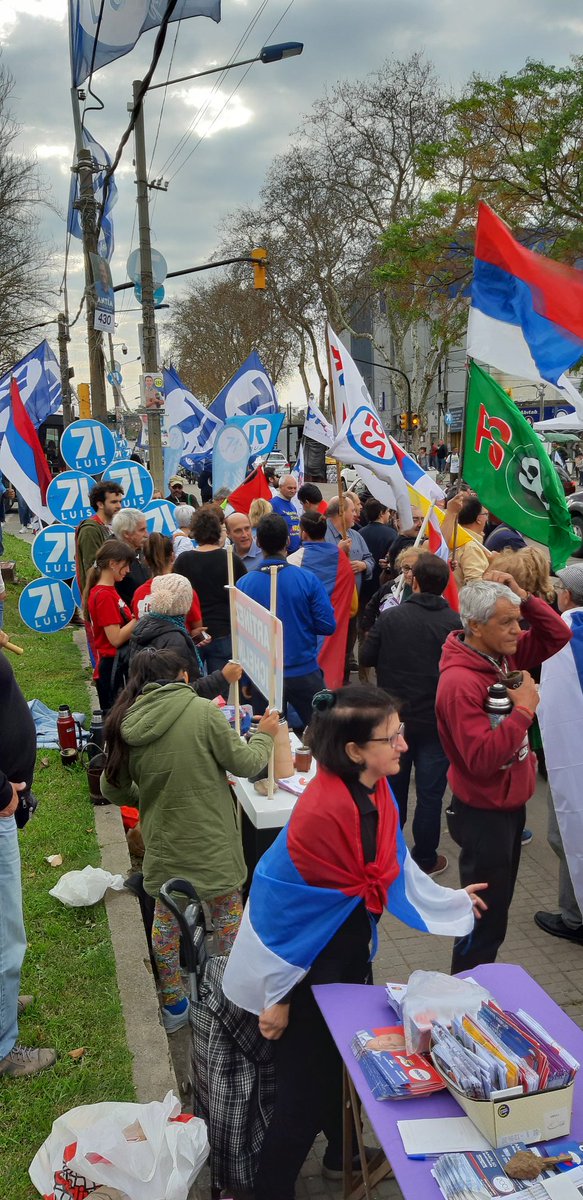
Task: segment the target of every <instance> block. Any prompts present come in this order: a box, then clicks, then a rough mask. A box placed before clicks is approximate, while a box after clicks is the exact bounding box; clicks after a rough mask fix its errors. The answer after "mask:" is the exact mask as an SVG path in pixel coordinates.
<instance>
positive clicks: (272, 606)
mask: <svg viewBox="0 0 583 1200" xmlns="http://www.w3.org/2000/svg"><path fill="white" fill-rule="evenodd" d="M277 571H278V568H277V567H276V566H271V567H270V568H269V612H270V614H271V616H272V617H276V616H277ZM269 708H270V710H271V709H272V708H275V638H274V639H273V654H272V660H271V679H270V681H269ZM274 791H275V740H274V742H273V746H272V748H271V754H270V755H269V767H268V772H267V797H268V799H269V800H273V793H274Z"/></svg>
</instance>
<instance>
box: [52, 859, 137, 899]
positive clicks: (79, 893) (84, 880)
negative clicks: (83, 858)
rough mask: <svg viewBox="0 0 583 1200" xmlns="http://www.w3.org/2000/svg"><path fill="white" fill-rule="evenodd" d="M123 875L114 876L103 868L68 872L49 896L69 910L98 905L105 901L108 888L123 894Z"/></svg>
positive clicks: (87, 868) (84, 868)
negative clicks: (86, 905)
mask: <svg viewBox="0 0 583 1200" xmlns="http://www.w3.org/2000/svg"><path fill="white" fill-rule="evenodd" d="M123 884H124V878H123V875H112V874H111V871H104V870H103V867H83V870H82V871H67V872H66V874H65V875H61V878H60V879H59V882H58V883H56V884H55V886H54V888H51V889H50V891H49V896H54V897H55V899H56V900H60V901H61V904H66V905H67V906H68V908H82V907H83V905H84V904H97V901H98V900H103V897H104V896H105V893H106V891H107V889H108V888H112V890H113V891H114V892H121V889H122V888H123Z"/></svg>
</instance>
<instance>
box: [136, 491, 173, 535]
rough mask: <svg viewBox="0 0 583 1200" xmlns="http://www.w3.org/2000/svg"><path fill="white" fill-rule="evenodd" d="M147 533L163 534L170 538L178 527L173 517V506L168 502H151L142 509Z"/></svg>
mask: <svg viewBox="0 0 583 1200" xmlns="http://www.w3.org/2000/svg"><path fill="white" fill-rule="evenodd" d="M144 516H145V518H146V525H147V526H148V533H164V534H165V535H166V537H172V534H173V533H175V532H176V530H177V529H178V526H177V524H176V520H175V517H174V505H173V504H170V503H169V501H168V500H152V503H151V504H147V505H146V508H145V509H144Z"/></svg>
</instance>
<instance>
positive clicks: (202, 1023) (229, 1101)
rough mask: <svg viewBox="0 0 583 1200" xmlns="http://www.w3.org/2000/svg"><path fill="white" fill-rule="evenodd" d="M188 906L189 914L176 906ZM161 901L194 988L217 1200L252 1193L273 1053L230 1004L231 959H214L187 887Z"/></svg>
mask: <svg viewBox="0 0 583 1200" xmlns="http://www.w3.org/2000/svg"><path fill="white" fill-rule="evenodd" d="M176 897H180V898H181V899H182V901H184V900H186V902H187V903H186V907H184V906H183V907H182V908H181V907H180V906H179V904H177V903H176ZM160 899H161V900H162V901H163V902H164V903H165V904H166V905H167V907H168V908H169V909H170V912H171V913H172V914H173V916H174V917H175V918H176V920H177V922H178V925H179V927H180V935H181V958H182V962H183V965H184V967H185V969H186V971H187V972H188V976H189V982H190V1023H191V1027H192V1090H193V1109H194V1112H195V1114H196V1116H198V1117H202V1118H203V1120H204V1121H206V1124H207V1128H208V1136H209V1143H210V1148H211V1154H210V1170H211V1187H212V1194H213V1197H215V1198H216V1197H218V1196H219V1195H220V1192H221V1190H227V1191H228V1193H229V1195H230V1194H233V1195H234V1196H236V1197H240V1198H241V1200H242V1198H243V1197H244V1196H245V1195H246V1194H248V1193H252V1192H253V1185H254V1179H255V1173H256V1170H257V1163H258V1158H259V1153H260V1150H261V1146H262V1143H263V1138H264V1135H265V1130H266V1129H267V1126H268V1124H269V1121H270V1119H271V1115H272V1112H273V1105H274V1100H275V1072H274V1066H273V1046H272V1043H271V1042H269V1041H266V1040H265V1038H263V1037H262V1035H261V1034H260V1032H259V1025H258V1021H257V1017H256V1016H254V1015H253V1014H251V1013H248V1012H245V1011H244V1010H243V1009H241V1008H238V1007H237V1006H236V1005H235V1004H231V1002H230V1001H229V1000H227V999H226V998H225V996H224V995H223V990H222V979H223V972H224V970H225V965H226V962H227V959H226V957H225V956H223V955H214V956H212V955H209V954H208V950H207V933H208V931H207V928H206V922H205V917H204V912H203V907H202V904H201V902H200V899H199V897H198V896H197V893H196V891H195V889H194V888H193V887H192V885H191V884H190V883H188V882H187V881H186V880H184V879H169V880H168V882H167V883H165V884H164V886H163V887H162V888H161V890H160Z"/></svg>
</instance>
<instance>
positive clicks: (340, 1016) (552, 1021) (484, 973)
mask: <svg viewBox="0 0 583 1200" xmlns="http://www.w3.org/2000/svg"><path fill="white" fill-rule="evenodd" d="M468 974H469V975H471V977H472V979H475V980H476V981H477V982H478V983H481V984H482V986H483V987H485V988H487V989H488V990H489V992H490V993H491V995H492V996H493V997H494V999H495V1000H496V1001H497V1002H498V1003H499V1004H500V1005H501V1007H502V1008H506V1009H510V1010H512V1011H516V1009H517V1008H524V1009H525V1010H526V1012H528V1013H529V1014H530V1015H531V1016H532V1017H534V1018H535V1019H536V1020H537V1021H539V1022H540V1024H541V1025H543V1026H544V1027H545V1029H547V1030H548V1031H549V1033H551V1034H552V1035H553V1037H554V1038H556V1040H557V1041H558V1042H560V1043H561V1045H562V1046H564V1047H565V1049H566V1050H569V1051H570V1053H571V1054H573V1055H574V1057H575V1058H576V1059H577V1061H578V1062H581V1063H583V1030H581V1029H579V1027H578V1025H576V1024H575V1022H574V1021H572V1020H571V1018H570V1017H568V1016H567V1014H566V1013H564V1012H563V1010H562V1009H561V1008H559V1006H558V1004H555V1001H554V1000H551V998H550V996H548V995H547V993H546V992H545V991H543V989H542V988H541V987H539V985H538V983H535V981H534V979H531V977H530V975H529V974H528V973H527V972H526V971H525V970H523V968H522V967H515V966H510V965H508V964H507V963H492V964H490V965H489V966H484V967H475V968H474V970H473V971H471V972H468ZM313 990H314V995H315V997H316V1000H317V1002H318V1004H319V1006H320V1009H321V1011H322V1013H323V1015H324V1018H325V1021H326V1024H327V1025H328V1028H329V1029H330V1031H331V1033H332V1037H333V1038H334V1041H335V1042H336V1045H337V1046H338V1049H339V1051H340V1053H341V1055H342V1058H343V1060H344V1062H345V1064H346V1067H347V1069H348V1072H349V1074H350V1076H351V1078H352V1081H353V1083H354V1086H355V1088H356V1091H357V1092H358V1095H359V1097H360V1099H361V1101H362V1104H363V1107H364V1109H365V1111H366V1113H367V1115H368V1117H369V1120H370V1123H371V1125H372V1127H373V1129H374V1131H375V1134H376V1136H377V1139H378V1142H379V1145H380V1146H382V1148H383V1150H384V1152H385V1154H386V1156H387V1158H388V1160H389V1162H390V1164H391V1167H392V1168H393V1171H394V1173H395V1177H396V1179H397V1182H398V1184H399V1187H400V1188H401V1191H402V1192H403V1195H404V1196H405V1197H414V1198H415V1200H419V1197H423V1200H432V1198H433V1200H437V1198H438V1197H441V1192H440V1190H439V1188H438V1186H437V1184H436V1182H435V1180H434V1178H433V1176H432V1175H431V1165H432V1160H431V1159H426V1160H425V1161H416V1160H414V1159H410V1158H407V1155H406V1154H405V1151H404V1149H403V1143H402V1141H401V1135H400V1133H399V1130H398V1129H397V1121H414V1120H416V1119H421V1118H423V1119H426V1118H435V1119H438V1118H439V1117H459V1116H460V1115H461V1116H463V1115H465V1114H464V1113H463V1110H462V1109H461V1108H460V1106H459V1104H458V1103H457V1101H456V1100H454V1098H453V1096H450V1094H449V1092H447V1091H443V1092H437V1093H435V1094H434V1095H432V1096H425V1097H423V1098H421V1099H418V1100H375V1099H374V1097H373V1095H372V1093H371V1091H370V1088H369V1086H368V1084H367V1082H366V1080H365V1078H364V1075H363V1073H362V1070H361V1068H360V1066H359V1064H358V1062H357V1061H356V1059H355V1057H354V1055H353V1053H352V1051H351V1049H350V1042H351V1040H352V1038H353V1037H354V1034H355V1033H356V1031H357V1030H358V1029H373V1028H375V1029H378V1028H379V1027H381V1028H382V1027H383V1026H386V1025H394V1024H396V1023H398V1017H397V1014H396V1013H395V1010H394V1009H393V1008H391V1006H390V1005H389V1004H388V1002H387V998H386V992H385V989H384V987H365V986H362V985H360V984H343V983H331V984H319V985H318V986H316V987H315V988H314V989H313ZM571 1137H573V1138H576V1139H577V1140H578V1141H580V1140H583V1071H580V1072H579V1073H578V1075H577V1079H576V1083H575V1094H574V1102H573V1119H572V1124H571ZM563 1140H564V1139H563ZM433 1161H435V1160H433Z"/></svg>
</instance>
